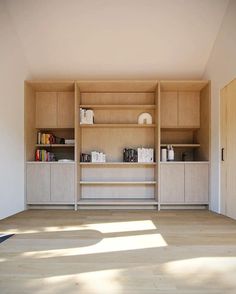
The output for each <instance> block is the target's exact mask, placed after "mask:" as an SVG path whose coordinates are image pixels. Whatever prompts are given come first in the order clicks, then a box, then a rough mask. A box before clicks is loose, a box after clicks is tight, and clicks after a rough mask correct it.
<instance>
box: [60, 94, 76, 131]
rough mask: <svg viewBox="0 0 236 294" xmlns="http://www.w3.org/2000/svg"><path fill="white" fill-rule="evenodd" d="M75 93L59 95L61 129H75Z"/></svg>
mask: <svg viewBox="0 0 236 294" xmlns="http://www.w3.org/2000/svg"><path fill="white" fill-rule="evenodd" d="M74 102H75V98H74V93H73V92H60V93H58V100H57V103H58V106H57V110H58V112H57V126H58V127H60V128H73V127H74Z"/></svg>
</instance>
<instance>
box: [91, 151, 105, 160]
mask: <svg viewBox="0 0 236 294" xmlns="http://www.w3.org/2000/svg"><path fill="white" fill-rule="evenodd" d="M91 159H92V162H106V154H104V153H103V152H98V151H92V152H91Z"/></svg>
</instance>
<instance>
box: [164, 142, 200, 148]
mask: <svg viewBox="0 0 236 294" xmlns="http://www.w3.org/2000/svg"><path fill="white" fill-rule="evenodd" d="M167 145H171V146H173V147H175V148H198V147H200V144H171V143H168V144H161V147H166V146H167Z"/></svg>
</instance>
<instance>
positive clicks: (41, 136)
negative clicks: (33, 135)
mask: <svg viewBox="0 0 236 294" xmlns="http://www.w3.org/2000/svg"><path fill="white" fill-rule="evenodd" d="M54 141H55V137H54V136H53V135H52V134H46V133H41V132H38V140H37V142H38V144H54Z"/></svg>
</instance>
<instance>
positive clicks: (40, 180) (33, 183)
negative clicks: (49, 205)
mask: <svg viewBox="0 0 236 294" xmlns="http://www.w3.org/2000/svg"><path fill="white" fill-rule="evenodd" d="M26 182H27V185H26V194H27V203H44V202H49V201H50V194H51V193H50V163H39V164H37V163H27V167H26Z"/></svg>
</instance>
